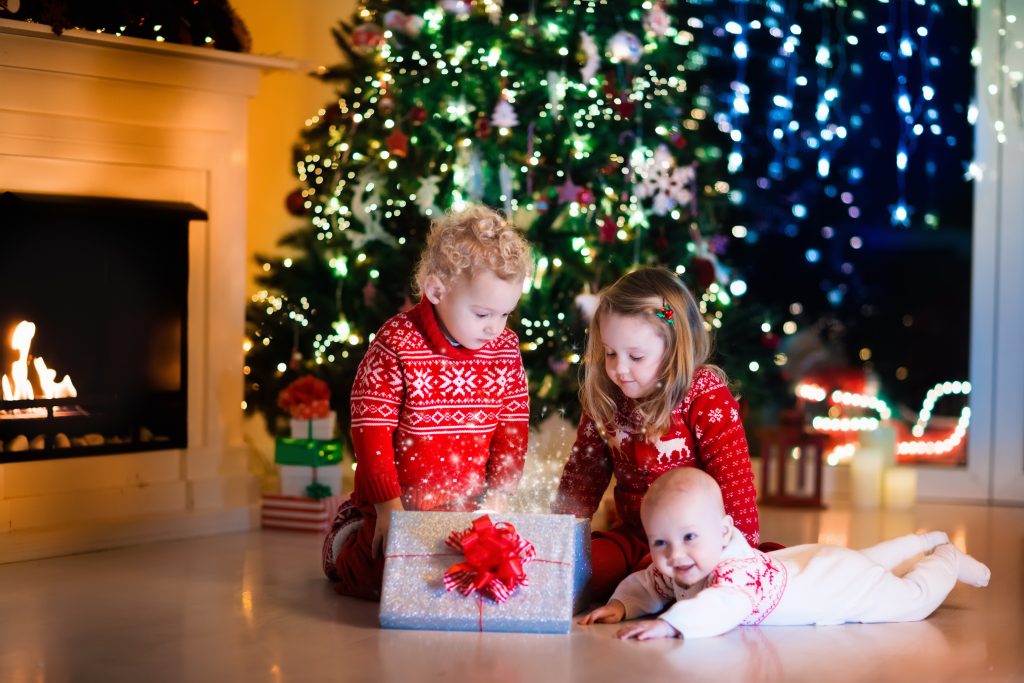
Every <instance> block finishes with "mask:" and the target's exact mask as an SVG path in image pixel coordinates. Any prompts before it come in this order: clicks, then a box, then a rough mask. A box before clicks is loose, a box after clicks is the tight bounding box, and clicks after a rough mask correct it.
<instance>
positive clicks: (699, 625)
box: [579, 467, 990, 640]
mask: <svg viewBox="0 0 1024 683" xmlns="http://www.w3.org/2000/svg"><path fill="white" fill-rule="evenodd" d="M640 516H641V519H642V520H643V525H644V530H645V531H646V533H647V538H648V541H649V542H650V546H651V559H652V564H651V566H649V567H648V568H647V569H644V570H642V571H638V572H635V573H633V574H631V575H630V576H628V577H627V578H626V579H625V580H624V581H623V582H622V583H620V584H619V587H618V589H616V591H615V593H614V594H613V595H612V597H611V599H610V600H609V601H608V604H606V605H604V606H603V607H598V608H597V609H595V610H594V611H593V612H591V613H590V614H588V615H587V616H585V617H583V618H582V619H581V620H580V622H579V623H581V624H593V623H617V622H619V621H622V620H623V619H633V618H635V617H639V616H642V615H658V618H656V619H652V620H645V621H637V622H634V623H632V624H629V625H628V626H625V627H623V628H622V629H620V630H619V631H618V634H617V635H618V637H619V638H623V639H627V638H636V639H638V640H646V639H649V638H671V637H686V638H702V637H707V636H717V635H720V634H722V633H725V632H727V631H729V630H731V629H733V628H735V627H736V626H739V625H755V624H763V625H766V626H796V625H802V624H818V625H827V624H842V623H847V622H863V623H871V622H885V621H918V620H920V619H924V618H925V617H927V616H928V615H929V614H931V613H932V612H934V611H935V609H936V608H938V606H939V605H940V604H942V601H943V600H944V599H945V598H946V596H947V595H949V592H950V591H951V590H953V586H954V585H956V582H957V581H958V580H959V581H963V582H964V583H967V584H970V585H972V586H978V587H983V586H987V585H988V581H989V577H990V572H989V569H988V567H986V566H985V565H984V564H982V563H981V562H979V561H977V560H976V559H974V558H973V557H971V556H970V555H966V554H964V553H962V552H960V551H959V550H957V549H956V548H955V547H954V546H953V545H952V544H951V543H950V542H949V537H948V536H947V535H946V534H945V533H943V532H941V531H931V532H928V533H924V534H910V535H907V536H902V537H900V538H896V539H893V540H891V541H885V542H883V543H879V544H878V545H875V546H872V547H870V548H866V549H864V550H861V551H856V550H850V549H848V548H843V547H840V546H831V545H821V544H807V545H798V546H793V547H791V548H784V549H782V550H776V551H774V552H772V553H771V554H765V553H762V552H760V551H758V550H756V549H754V548H751V547H750V545H749V544H748V543H747V542H746V540H745V539H744V537H743V535H742V534H740V533H739V532H738V531H737V530H736V529H735V528H734V527H733V524H732V519H731V518H730V517H729V516H728V515H727V514H725V509H724V507H723V504H722V492H721V489H719V487H718V484H716V483H715V480H714V479H712V478H711V477H710V476H708V474H707V473H705V472H703V471H702V470H699V469H697V468H695V467H684V468H680V469H675V470H671V471H669V472H666V473H665V474H664V475H662V476H661V477H659V478H658V479H657V480H656V481H655V482H654V483H653V484H652V485H651V487H650V488H649V489H648V491H647V495H646V496H645V498H644V501H643V504H642V506H641V509H640ZM922 554H923V556H922V557H919V558H917V556H919V555H922ZM911 558H917V559H916V561H915V562H914V563H913V566H912V567H911V569H910V570H909V571H908V572H907V573H906V574H904V575H903V576H897V575H895V574H894V573H893V569H894V568H896V567H897V566H898V565H900V564H902V563H904V562H905V561H907V560H910V559H911ZM666 606H668V609H667V610H665V611H664V612H662V610H664V609H665V607H666ZM659 613H660V614H659Z"/></svg>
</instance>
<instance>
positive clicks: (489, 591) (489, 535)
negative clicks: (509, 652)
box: [444, 515, 537, 603]
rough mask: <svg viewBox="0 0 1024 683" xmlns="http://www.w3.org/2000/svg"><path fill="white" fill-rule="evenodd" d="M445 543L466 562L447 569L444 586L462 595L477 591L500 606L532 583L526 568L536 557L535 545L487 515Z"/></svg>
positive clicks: (509, 525) (511, 527)
mask: <svg viewBox="0 0 1024 683" xmlns="http://www.w3.org/2000/svg"><path fill="white" fill-rule="evenodd" d="M445 544H446V545H448V546H449V547H451V548H454V549H455V550H458V551H460V552H461V553H462V554H463V556H464V557H465V562H458V563H456V564H453V565H452V566H450V567H448V570H447V571H446V572H445V573H444V586H445V588H446V589H448V590H449V591H451V590H456V589H457V590H458V591H459V592H460V593H462V594H463V595H470V594H471V593H473V592H474V591H478V592H479V593H480V594H481V595H485V596H487V597H489V598H490V599H492V600H494V601H495V602H498V603H501V602H504V601H505V600H508V598H509V597H510V596H511V595H512V592H513V591H514V590H515V589H516V588H517V587H519V586H527V585H529V582H528V581H527V578H526V572H525V571H524V570H523V565H524V564H525V563H527V562H529V561H530V560H532V559H533V558H534V556H535V555H536V554H537V551H536V550H535V549H534V547H533V544H532V543H530V542H529V541H526V540H524V539H523V538H522V537H520V536H519V534H518V533H516V528H515V527H514V526H512V525H511V524H508V523H506V522H499V523H498V524H495V523H494V522H492V521H491V518H490V517H488V516H487V515H484V516H482V517H478V518H476V519H474V520H473V526H472V527H470V528H469V529H466V530H464V531H453V532H452V533H451V535H450V536H448V540H447V541H445Z"/></svg>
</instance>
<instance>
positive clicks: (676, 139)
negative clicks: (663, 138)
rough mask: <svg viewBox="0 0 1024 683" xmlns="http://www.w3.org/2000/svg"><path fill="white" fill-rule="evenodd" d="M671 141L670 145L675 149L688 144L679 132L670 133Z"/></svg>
mask: <svg viewBox="0 0 1024 683" xmlns="http://www.w3.org/2000/svg"><path fill="white" fill-rule="evenodd" d="M671 142H672V146H673V147H675V148H676V149H683V148H684V147H686V145H688V144H689V143H688V142H687V141H686V138H685V137H683V136H682V134H681V133H672V137H671Z"/></svg>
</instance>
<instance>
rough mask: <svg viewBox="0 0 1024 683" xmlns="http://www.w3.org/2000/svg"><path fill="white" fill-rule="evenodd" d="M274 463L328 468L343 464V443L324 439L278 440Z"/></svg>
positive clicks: (285, 438) (275, 445)
mask: <svg viewBox="0 0 1024 683" xmlns="http://www.w3.org/2000/svg"><path fill="white" fill-rule="evenodd" d="M274 462H276V463H277V464H278V465H298V466H303V467H326V466H328V465H337V464H340V463H341V442H340V441H326V440H323V439H290V438H288V437H286V436H281V437H278V438H277V441H276V442H275V444H274Z"/></svg>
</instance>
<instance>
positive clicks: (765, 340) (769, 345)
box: [761, 332, 781, 351]
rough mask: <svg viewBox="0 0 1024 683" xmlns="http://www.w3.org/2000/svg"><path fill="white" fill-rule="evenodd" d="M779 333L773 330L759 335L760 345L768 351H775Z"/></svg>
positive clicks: (777, 345) (777, 346)
mask: <svg viewBox="0 0 1024 683" xmlns="http://www.w3.org/2000/svg"><path fill="white" fill-rule="evenodd" d="M780 341H781V340H780V339H779V335H777V334H775V333H774V332H765V333H764V335H762V337H761V346H763V347H765V348H766V349H768V350H769V351H775V350H776V349H778V348H779V342H780Z"/></svg>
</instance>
